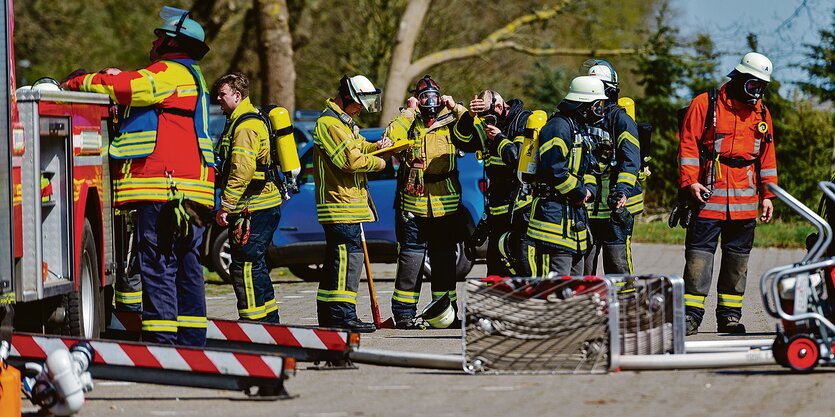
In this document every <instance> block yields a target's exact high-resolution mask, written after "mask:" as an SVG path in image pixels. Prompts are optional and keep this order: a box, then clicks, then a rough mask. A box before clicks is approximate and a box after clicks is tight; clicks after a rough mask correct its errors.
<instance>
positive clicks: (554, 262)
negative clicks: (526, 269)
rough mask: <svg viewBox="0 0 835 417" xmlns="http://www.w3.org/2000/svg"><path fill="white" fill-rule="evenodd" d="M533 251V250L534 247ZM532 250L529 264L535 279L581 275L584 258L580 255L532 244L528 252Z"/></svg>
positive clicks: (544, 245)
mask: <svg viewBox="0 0 835 417" xmlns="http://www.w3.org/2000/svg"><path fill="white" fill-rule="evenodd" d="M533 245H536V246H535V249H534V246H533ZM531 249H534V252H533V256H532V259H533V261H532V262H531V275H532V276H535V277H547V276H548V274H555V275H557V276H564V275H570V276H579V275H583V266H584V260H585V256H584V254H582V253H572V252H569V251H567V250H563V249H557V248H555V247H554V246H553V245H547V244H542V242H533V243H532V244H531V246H530V247H529V250H531Z"/></svg>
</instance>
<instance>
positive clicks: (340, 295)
mask: <svg viewBox="0 0 835 417" xmlns="http://www.w3.org/2000/svg"><path fill="white" fill-rule="evenodd" d="M316 300H317V301H323V302H326V303H350V304H356V303H357V293H355V292H353V291H343V290H323V289H321V288H320V289H319V291H317V292H316Z"/></svg>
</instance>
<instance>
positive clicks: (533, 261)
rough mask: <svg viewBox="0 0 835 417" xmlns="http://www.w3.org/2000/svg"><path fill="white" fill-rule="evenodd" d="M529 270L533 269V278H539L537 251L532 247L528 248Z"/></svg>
mask: <svg viewBox="0 0 835 417" xmlns="http://www.w3.org/2000/svg"><path fill="white" fill-rule="evenodd" d="M528 268H530V269H531V276H532V277H535V276H537V273H536V272H537V270H536V251H535V250H534V247H533V246H532V245H529V246H528Z"/></svg>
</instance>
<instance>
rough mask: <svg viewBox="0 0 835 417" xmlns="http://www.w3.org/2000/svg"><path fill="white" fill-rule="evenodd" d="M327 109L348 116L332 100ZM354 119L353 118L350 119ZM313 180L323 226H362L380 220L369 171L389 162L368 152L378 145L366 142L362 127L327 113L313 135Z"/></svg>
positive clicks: (384, 165)
mask: <svg viewBox="0 0 835 417" xmlns="http://www.w3.org/2000/svg"><path fill="white" fill-rule="evenodd" d="M325 106H326V107H325V109H326V111H327V109H330V110H332V111H333V112H335V113H336V114H337V115H338V116H339V115H343V114H344V115H345V116H343V117H347V114H345V112H343V111H342V109H340V108H339V106H337V105H336V103H334V102H333V101H332V100H330V99H328V100H327V101H326V102H325ZM348 119H350V118H348ZM313 143H314V147H313V169H314V174H313V179H314V182H315V184H316V212H317V214H318V216H319V223H323V224H327V223H360V222H370V221H375V220H377V211H376V209H375V208H374V202H373V201H371V196H370V195H369V194H368V177H367V175H366V173H367V172H377V171H382V170H383V169H385V167H386V161H384V160H383V159H382V158H378V157H376V156H371V155H367V153H369V152H372V151H375V150H377V145H376V144H374V143H371V142H368V141H366V140H365V138H363V137H362V135H360V133H359V128H356V126H350V125H349V124H346V123H345V122H343V121H342V120H340V119H338V118H336V117H333V116H331V115H327V114H325V113H323V114H322V115H321V116H319V119H318V120H316V128H315V130H314V132H313Z"/></svg>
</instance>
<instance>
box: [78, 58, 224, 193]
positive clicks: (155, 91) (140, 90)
mask: <svg viewBox="0 0 835 417" xmlns="http://www.w3.org/2000/svg"><path fill="white" fill-rule="evenodd" d="M68 86H69V88H70V89H72V90H80V91H89V92H94V93H103V94H107V95H109V96H110V98H111V99H112V100H113V101H114V102H116V103H117V104H120V105H122V106H126V109H125V113H124V120H123V121H122V123H121V127H120V134H119V136H118V137H117V138H115V139H114V141H113V144H111V147H110V155H111V157H113V158H114V159H117V160H118V162H119V164H120V166H119V168H118V170H116V172H115V173H114V180H113V203H114V204H115V205H122V204H126V203H131V202H139V201H155V202H164V201H167V200H168V199H169V198H171V197H172V193H171V186H172V183H176V185H177V189H178V191H180V192H182V193H183V194H184V195H185V197H186V198H188V199H191V200H193V201H195V202H198V203H201V204H204V205H206V206H209V207H213V206H214V170H213V169H211V167H213V166H214V154H213V151H212V144H211V140H210V139H209V135H208V130H207V128H208V114H209V112H208V107H207V106H208V92H207V89H206V84H205V80H204V79H203V76H202V74H201V72H200V68H199V67H198V65H197V64H196V62H195V61H193V60H190V59H186V58H177V59H166V60H160V61H156V62H154V63H152V64H151V65H149V66H148V67H146V68H144V69H140V70H138V71H125V72H122V73H119V74H116V75H108V74H101V73H94V74H85V75H79V76H78V77H74V78H72V79H70V80H69V81H68ZM169 175H170V177H171V178H169Z"/></svg>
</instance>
